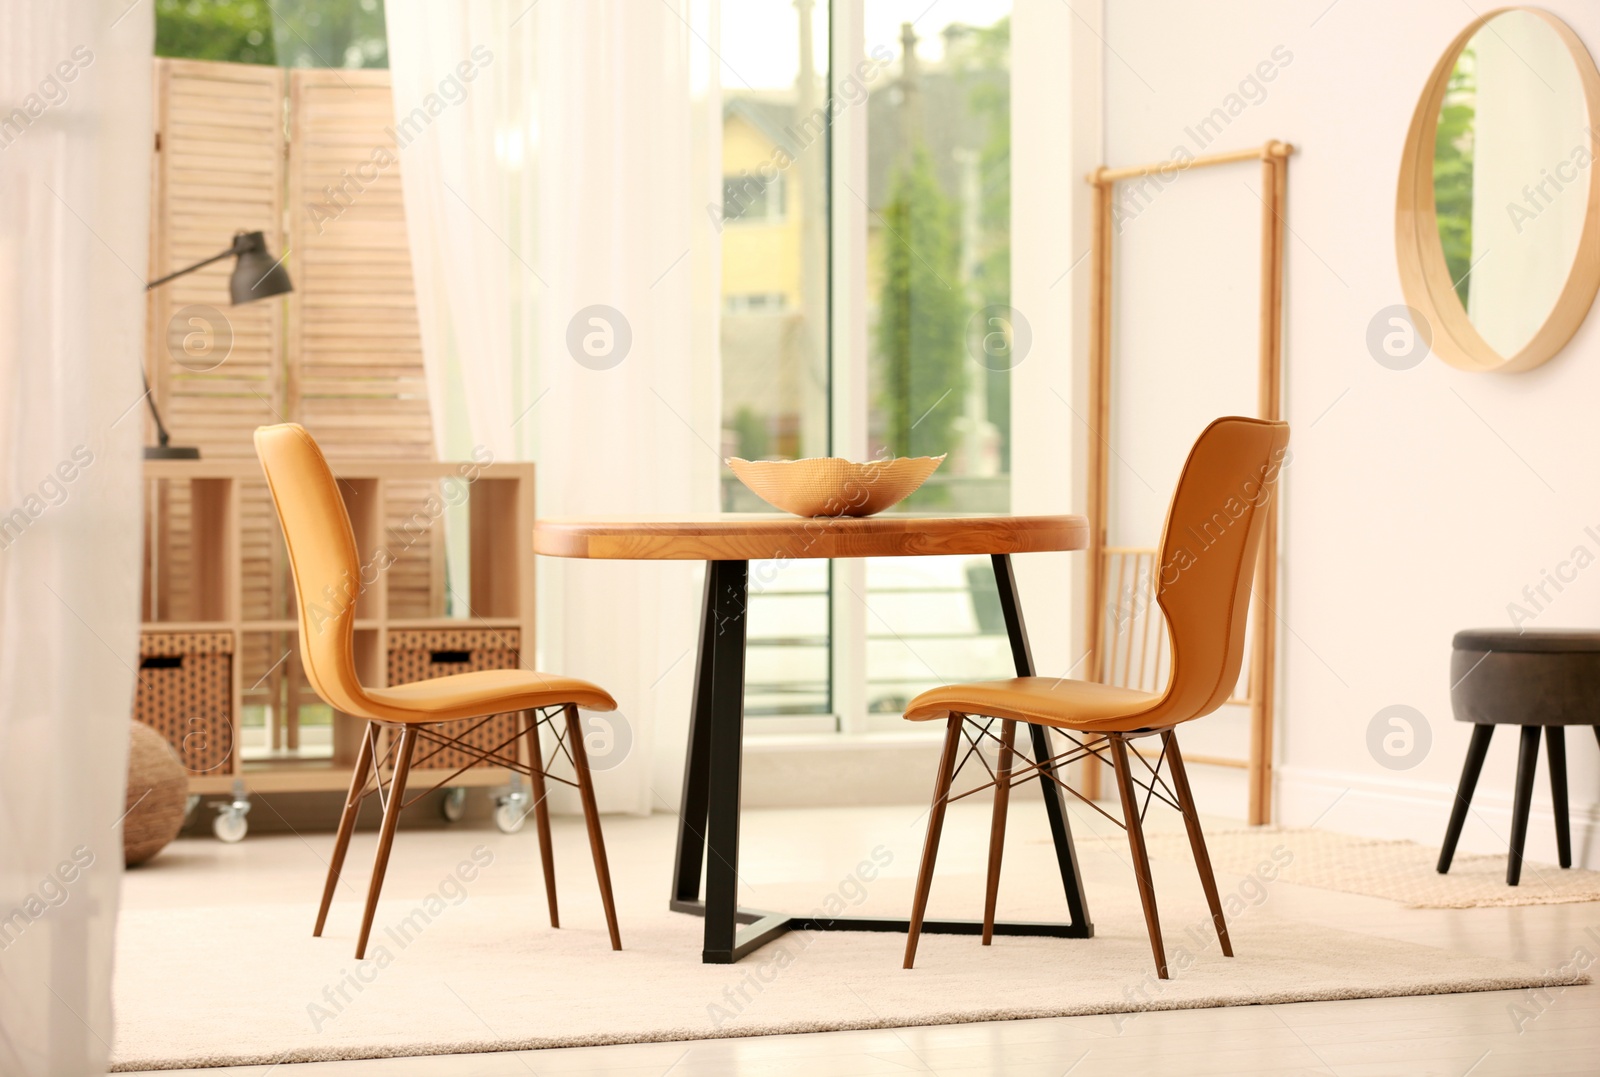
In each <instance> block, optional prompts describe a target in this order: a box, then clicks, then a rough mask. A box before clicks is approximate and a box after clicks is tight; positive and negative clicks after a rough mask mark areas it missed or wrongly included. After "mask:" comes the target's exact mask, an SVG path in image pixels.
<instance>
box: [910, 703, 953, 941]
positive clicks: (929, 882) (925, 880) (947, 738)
mask: <svg viewBox="0 0 1600 1077" xmlns="http://www.w3.org/2000/svg"><path fill="white" fill-rule="evenodd" d="M966 720H967V719H966V717H965V716H964V715H960V714H952V715H951V716H950V720H949V721H948V722H946V723H945V730H944V750H943V751H942V752H940V753H939V773H938V774H937V775H935V776H934V779H933V806H932V807H930V808H929V809H928V836H927V837H926V838H925V839H923V842H922V866H921V867H919V868H918V869H917V891H916V897H915V898H913V899H912V902H911V923H910V925H909V928H908V930H907V931H906V959H905V964H904V966H903V967H904V968H910V967H911V965H912V963H913V962H914V961H915V960H916V958H917V940H918V939H920V938H921V937H922V917H923V914H924V913H926V912H927V911H928V894H929V892H930V891H931V890H932V889H933V862H934V860H935V859H936V858H937V857H938V855H939V834H940V832H941V831H943V830H944V809H945V805H946V804H947V803H948V800H949V796H950V782H951V780H952V778H953V777H954V776H955V771H956V750H957V745H958V744H959V743H960V741H961V723H963V722H965V721H966Z"/></svg>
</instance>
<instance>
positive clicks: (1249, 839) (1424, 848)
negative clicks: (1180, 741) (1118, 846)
mask: <svg viewBox="0 0 1600 1077" xmlns="http://www.w3.org/2000/svg"><path fill="white" fill-rule="evenodd" d="M1117 837H1118V838H1119V839H1120V838H1121V834H1120V833H1119V834H1118V835H1117ZM1279 846H1287V847H1288V848H1291V849H1293V850H1294V852H1295V856H1294V862H1293V863H1292V864H1290V865H1288V866H1287V867H1285V869H1284V871H1283V873H1282V877H1283V879H1284V881H1285V882H1291V883H1298V884H1300V885H1302V886H1315V887H1318V888H1320V889H1323V890H1338V891H1340V892H1342V893H1346V894H1364V895H1366V896H1368V897H1377V898H1384V899H1385V900H1388V901H1398V902H1400V903H1401V904H1403V905H1406V906H1407V907H1409V908H1413V909H1475V908H1489V907H1495V906H1513V905H1559V904H1564V903H1567V902H1577V901H1600V871H1586V870H1584V869H1582V868H1565V869H1563V868H1558V867H1556V866H1555V865H1554V864H1536V863H1533V862H1532V861H1524V862H1523V865H1522V881H1521V882H1520V883H1519V884H1518V885H1516V886H1507V885H1506V858H1505V856H1504V855H1503V854H1502V855H1500V856H1482V855H1469V854H1466V853H1459V852H1458V853H1457V854H1456V856H1455V859H1454V860H1453V861H1452V862H1451V866H1450V871H1449V873H1448V874H1445V875H1440V874H1439V872H1438V871H1437V870H1436V868H1435V865H1436V864H1437V863H1438V861H1439V849H1438V847H1437V846H1431V845H1418V844H1417V843H1416V842H1410V841H1384V840H1382V839H1379V838H1358V837H1354V836H1352V835H1350V834H1337V833H1333V832H1331V831H1327V830H1289V829H1284V830H1278V829H1272V828H1262V827H1256V828H1253V829H1241V830H1223V831H1216V832H1212V833H1209V834H1207V835H1206V848H1207V849H1208V850H1209V851H1210V853H1211V862H1212V865H1213V868H1214V870H1216V871H1217V872H1219V873H1221V872H1233V873H1237V874H1241V875H1246V874H1249V873H1250V872H1251V871H1253V870H1255V866H1256V865H1258V864H1260V863H1261V862H1262V861H1263V860H1268V859H1270V857H1271V855H1272V851H1273V849H1275V848H1278V847H1279ZM1150 855H1151V856H1160V857H1163V858H1165V859H1171V860H1174V861H1183V862H1185V863H1190V864H1192V863H1193V862H1194V861H1193V859H1192V854H1191V853H1190V851H1189V842H1188V839H1187V837H1185V836H1184V835H1183V834H1181V833H1171V832H1165V833H1159V834H1152V835H1151V836H1150Z"/></svg>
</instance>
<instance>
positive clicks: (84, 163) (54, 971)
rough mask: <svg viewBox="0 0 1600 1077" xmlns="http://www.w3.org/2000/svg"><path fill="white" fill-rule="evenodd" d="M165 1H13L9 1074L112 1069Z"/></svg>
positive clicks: (5, 30)
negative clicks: (155, 41) (154, 135)
mask: <svg viewBox="0 0 1600 1077" xmlns="http://www.w3.org/2000/svg"><path fill="white" fill-rule="evenodd" d="M152 34H153V20H152V19H151V17H150V12H149V9H148V8H146V9H145V10H144V12H143V13H142V15H141V14H140V13H139V12H138V11H137V10H134V11H132V12H131V14H130V13H129V9H128V8H127V4H126V0H99V2H92V0H74V2H73V3H70V4H65V3H63V4H40V3H36V2H32V0H0V1073H4V1074H7V1075H8V1077H9V1075H18V1077H24V1075H25V1077H32V1075H36V1074H37V1075H43V1074H50V1075H55V1074H62V1075H68V1074H70V1075H74V1077H77V1075H82V1074H90V1073H97V1072H103V1071H104V1069H105V1065H106V1058H107V1055H108V1053H109V1051H110V1046H109V1045H110V1041H111V1038H112V1030H111V992H110V979H111V956H112V949H111V947H112V932H113V928H114V926H115V922H116V913H117V898H118V891H119V888H120V885H121V878H122V834H121V828H120V825H119V824H120V822H121V815H122V809H123V788H124V786H125V784H126V781H127V777H126V767H127V750H128V721H129V716H130V714H131V713H132V693H133V678H134V672H133V666H134V664H135V662H136V656H137V653H138V643H137V639H138V599H139V514H140V507H139V462H138V454H139V440H140V435H141V433H142V431H143V428H144V417H143V416H142V415H141V414H140V408H141V407H142V406H143V401H142V397H141V395H140V394H141V392H142V390H141V388H140V385H139V375H138V370H139V364H140V361H141V353H142V348H143V332H144V292H143V283H144V282H143V279H142V273H143V269H144V267H145V264H146V261H145V258H146V243H147V240H146V237H147V234H148V229H149V187H148V177H149V173H150V132H151V129H152V128H151V117H150V56H151V38H152Z"/></svg>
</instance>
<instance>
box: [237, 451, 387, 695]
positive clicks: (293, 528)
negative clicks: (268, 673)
mask: <svg viewBox="0 0 1600 1077" xmlns="http://www.w3.org/2000/svg"><path fill="white" fill-rule="evenodd" d="M255 442H256V456H258V457H259V458H260V460H261V468H262V470H263V471H265V472H266V475H267V487H268V488H269V489H270V490H271V491H272V501H273V504H274V505H275V506H277V510H278V522H279V524H281V525H282V527H283V539H284V543H285V544H286V545H287V546H288V548H289V565H290V567H291V568H292V569H293V570H294V586H295V599H296V603H295V604H296V605H297V606H298V607H299V613H300V659H301V662H302V663H303V664H304V666H305V671H306V678H307V679H308V680H309V681H310V682H311V687H312V688H314V689H315V690H316V692H317V694H318V695H319V696H321V697H322V699H323V701H324V702H326V703H328V704H329V705H330V706H333V707H335V708H337V709H339V710H342V711H344V712H346V713H348V714H354V715H358V716H362V717H366V716H367V713H366V706H365V701H366V693H365V692H364V691H362V688H361V681H360V679H359V678H358V677H357V675H356V663H355V620H356V599H357V597H359V595H360V593H361V564H360V559H359V555H358V554H357V552H356V538H355V532H354V531H353V530H352V529H351V527H350V514H349V513H348V512H347V511H346V509H345V505H344V498H343V497H341V496H340V495H339V485H338V483H337V482H336V481H335V480H334V477H333V472H332V471H331V470H330V469H329V467H328V461H327V460H326V459H325V458H324V457H323V455H322V449H321V448H319V447H318V445H317V442H316V439H314V438H313V437H312V436H311V435H310V434H308V433H307V432H306V429H305V427H303V426H301V425H300V424H299V423H283V424H282V425H280V426H262V427H257V428H256V434H255Z"/></svg>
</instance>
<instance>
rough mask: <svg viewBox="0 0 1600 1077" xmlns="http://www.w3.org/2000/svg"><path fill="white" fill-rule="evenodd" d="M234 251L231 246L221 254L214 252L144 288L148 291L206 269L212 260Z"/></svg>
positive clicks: (226, 255)
mask: <svg viewBox="0 0 1600 1077" xmlns="http://www.w3.org/2000/svg"><path fill="white" fill-rule="evenodd" d="M233 253H234V248H233V247H229V248H228V249H227V250H225V251H223V252H222V253H221V254H213V255H212V256H211V257H210V258H207V259H205V260H204V261H201V262H196V263H195V264H194V265H192V266H189V267H188V268H186V269H180V270H178V271H177V272H176V273H168V274H167V275H166V276H164V277H162V278H160V279H159V280H153V281H151V282H150V283H149V284H146V285H145V286H144V290H145V291H147V292H148V291H150V290H152V289H154V288H158V287H160V286H161V285H163V284H165V283H167V281H169V280H176V279H177V278H179V277H181V276H183V275H184V274H185V273H193V272H194V271H195V270H197V269H204V268H205V267H206V266H208V265H210V264H211V263H212V262H220V261H222V260H223V259H224V258H226V257H228V255H230V254H233Z"/></svg>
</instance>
